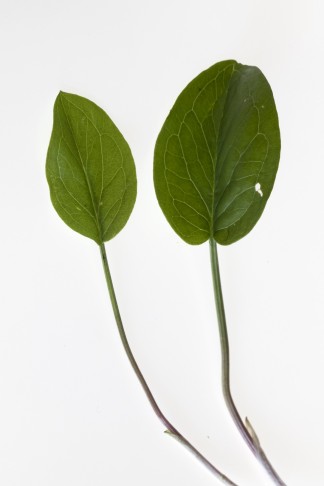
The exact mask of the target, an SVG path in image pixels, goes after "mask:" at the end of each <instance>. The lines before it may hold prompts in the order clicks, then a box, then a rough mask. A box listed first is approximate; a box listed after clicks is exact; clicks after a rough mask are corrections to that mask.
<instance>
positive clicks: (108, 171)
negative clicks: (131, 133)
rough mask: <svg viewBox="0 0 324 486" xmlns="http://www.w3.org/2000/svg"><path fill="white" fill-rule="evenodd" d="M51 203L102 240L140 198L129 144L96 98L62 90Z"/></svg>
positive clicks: (51, 158)
mask: <svg viewBox="0 0 324 486" xmlns="http://www.w3.org/2000/svg"><path fill="white" fill-rule="evenodd" d="M46 175H47V180H48V184H49V187H50V192H51V199H52V203H53V205H54V207H55V209H56V211H57V212H58V214H59V216H60V217H61V218H62V219H63V221H65V223H66V224H67V225H68V226H70V227H71V228H72V229H74V230H75V231H77V232H79V233H81V234H82V235H85V236H88V237H89V238H92V239H93V240H95V241H96V242H97V243H98V244H101V243H102V242H104V241H108V240H110V239H111V238H113V237H114V236H115V235H116V234H117V233H118V232H119V231H120V230H121V229H122V228H123V227H124V225H125V224H126V222H127V220H128V218H129V216H130V214H131V212H132V209H133V207H134V204H135V199H136V172H135V165H134V161H133V157H132V154H131V151H130V149H129V146H128V144H127V142H126V140H125V139H124V137H123V136H122V134H121V133H120V131H119V130H118V128H117V127H116V125H114V123H113V122H112V121H111V119H110V118H109V116H108V115H107V114H106V113H105V112H104V111H103V110H102V109H101V108H99V106H97V105H96V104H95V103H93V102H92V101H89V100H87V99H86V98H82V97H81V96H77V95H74V94H69V93H62V92H60V93H59V95H58V96H57V98H56V101H55V105H54V123H53V131H52V136H51V140H50V144H49V148H48V153H47V160H46Z"/></svg>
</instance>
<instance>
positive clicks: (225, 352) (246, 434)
mask: <svg viewBox="0 0 324 486" xmlns="http://www.w3.org/2000/svg"><path fill="white" fill-rule="evenodd" d="M209 244H210V259H211V268H212V275H213V285H214V295H215V303H216V312H217V319H218V327H219V336H220V343H221V358H222V387H223V395H224V399H225V402H226V405H227V408H228V410H229V412H230V414H231V416H232V418H233V420H234V422H235V424H236V426H237V428H238V429H239V431H240V433H241V435H242V436H243V439H244V440H245V442H246V443H247V445H248V446H249V448H250V449H251V451H252V452H253V454H254V455H255V456H256V458H257V459H258V460H259V461H260V462H261V464H262V465H263V467H264V468H265V469H266V471H267V473H268V474H269V476H270V477H271V479H272V480H273V482H274V483H275V484H278V485H280V486H285V483H284V482H283V480H282V479H281V478H280V477H279V475H278V473H277V472H276V471H275V470H274V468H273V467H272V465H271V464H270V462H269V460H268V458H267V456H266V455H265V453H264V451H263V450H262V448H261V445H260V442H259V439H258V437H257V435H256V433H255V431H254V430H253V428H252V425H251V424H250V422H249V421H248V419H247V418H246V424H244V423H243V421H242V419H241V417H240V415H239V413H238V411H237V408H236V406H235V403H234V401H233V398H232V393H231V387H230V354H229V344H228V335H227V326H226V317H225V309H224V302H223V294H222V286H221V280H220V273H219V265H218V256H217V245H216V241H215V240H214V239H213V238H211V239H210V240H209Z"/></svg>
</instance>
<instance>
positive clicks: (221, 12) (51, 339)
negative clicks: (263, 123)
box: [0, 0, 324, 486]
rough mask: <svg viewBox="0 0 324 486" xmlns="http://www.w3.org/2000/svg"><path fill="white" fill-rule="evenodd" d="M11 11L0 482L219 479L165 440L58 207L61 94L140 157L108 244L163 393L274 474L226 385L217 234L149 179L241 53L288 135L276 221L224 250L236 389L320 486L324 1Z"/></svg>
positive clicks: (234, 461)
mask: <svg viewBox="0 0 324 486" xmlns="http://www.w3.org/2000/svg"><path fill="white" fill-rule="evenodd" d="M0 10H1V12H0V19H1V20H0V42H1V74H0V85H1V90H0V133H1V161H0V167H1V173H0V174H1V177H0V200H1V204H0V211H1V240H0V241H1V243H0V244H1V252H0V269H1V271H0V286H1V287H0V295H1V306H0V315H1V323H0V484H1V485H3V486H107V485H114V486H126V485H130V484H134V485H136V486H137V485H138V486H139V485H141V486H149V485H152V484H154V486H162V485H163V486H165V485H166V484H167V485H169V486H182V485H186V486H197V485H199V486H209V485H210V486H211V485H216V484H219V483H218V481H217V479H216V478H214V477H213V476H212V475H211V474H210V472H209V471H207V470H206V469H205V468H204V467H203V466H202V465H201V464H200V463H199V462H198V461H197V460H196V459H195V458H194V457H193V456H192V455H191V454H190V453H189V452H187V451H186V450H185V449H184V448H183V447H182V446H181V445H179V444H178V443H177V442H176V441H174V440H173V439H172V438H171V437H168V436H166V435H165V434H163V427H162V426H161V424H160V423H159V422H158V420H157V418H156V417H155V416H154V414H153V412H152V410H151V409H150V406H149V404H148V402H147V400H146V397H145V396H144V393H143V392H142V389H141V388H140V386H139V385H138V383H137V381H136V378H135V375H134V374H133V372H132V370H131V368H130V366H129V364H128V362H127V359H126V357H125V355H124V352H123V349H122V347H121V344H120V341H119V336H118V334H117V331H116V327H115V323H114V319H113V314H112V311H111V308H110V304H109V301H108V296H107V291H106V287H105V281H104V275H103V271H102V268H101V262H100V255H99V250H98V248H97V247H96V244H95V243H93V242H92V241H90V240H88V239H87V238H84V237H82V236H81V235H78V234H77V233H75V232H73V231H72V230H70V229H69V228H68V227H67V226H65V224H64V223H63V222H62V221H61V220H60V219H59V217H58V216H57V215H56V213H55V211H54V209H53V208H52V206H51V202H50V199H49V192H48V187H47V183H46V179H45V172H44V166H45V158H46V151H47V146H48V142H49V138H50V133H51V127H52V107H53V103H54V99H55V97H56V95H57V93H58V91H59V90H64V91H68V92H72V93H76V94H79V95H82V96H85V97H87V98H89V99H91V100H93V101H94V102H96V103H97V104H99V105H100V106H101V107H102V108H103V109H104V110H106V111H107V113H108V114H109V115H110V116H111V118H112V119H113V120H114V121H115V123H116V124H117V126H118V127H119V128H120V130H121V131H122V133H123V134H124V136H125V138H126V140H127V141H128V143H129V144H130V146H131V148H132V151H133V155H134V158H135V162H136V166H137V174H138V198H137V203H136V205H135V209H134V211H133V214H132V216H131V218H130V220H129V223H128V224H127V226H126V227H125V229H124V230H123V231H122V233H120V234H119V235H118V236H117V237H116V238H115V239H114V240H113V241H112V242H109V243H108V244H107V253H108V258H109V260H110V266H111V271H112V275H113V279H114V282H115V287H116V292H117V296H118V300H119V304H120V309H121V313H122V315H123V318H124V322H125V327H126V331H127V334H128V337H129V341H130V343H131V346H132V349H133V352H134V354H135V356H136V358H137V360H138V362H139V364H140V366H141V368H142V371H143V373H144V375H145V377H146V379H147V381H148V383H149V385H150V386H151V389H152V391H153V393H154V394H155V396H156V399H157V401H158V403H159V404H160V406H161V407H162V409H163V411H164V412H165V414H166V415H167V417H168V418H169V419H170V420H171V421H172V422H173V423H174V425H175V426H176V427H178V428H179V429H180V431H182V432H183V433H184V434H185V435H186V436H187V437H188V438H189V439H190V440H191V441H192V443H193V444H194V445H195V446H196V447H197V448H199V449H200V450H201V452H203V453H204V454H205V455H206V456H207V457H208V458H209V459H210V460H211V461H212V462H213V463H214V464H215V465H216V466H218V467H219V468H220V469H221V470H222V471H223V472H225V473H227V474H228V475H229V476H230V477H231V478H232V479H233V480H234V481H236V482H237V483H238V484H239V485H240V486H263V485H264V486H267V485H270V484H271V483H270V481H269V480H268V479H267V477H266V475H265V473H264V472H263V470H262V468H261V467H260V466H259V465H258V463H257V462H256V460H255V459H254V457H253V456H252V454H251V453H250V451H249V450H248V449H247V447H246V446H245V444H244V442H243V441H242V439H241V437H240V435H239V434H238V432H237V431H236V429H235V427H234V425H233V424H232V422H231V420H230V419H229V417H228V414H227V411H226V409H225V406H224V403H223V399H222V396H221V387H220V352H219V344H218V333H217V324H216V317H215V310H214V302H213V293H212V285H211V275H210V267H209V254H208V244H205V245H202V246H198V247H191V246H189V245H186V244H185V243H184V242H182V241H181V240H180V239H179V238H178V237H177V235H176V234H175V233H174V232H173V231H172V229H171V228H170V226H169V225H168V223H167V222H166V220H165V218H164V216H163V214H162V212H161V211H160V208H159V206H158V204H157V201H156V199H155V194H154V188H153V182H152V161H153V150H154V143H155V140H156V137H157V135H158V132H159V130H160V128H161V126H162V124H163V121H164V119H165V117H166V116H167V114H168V111H169V109H170V108H171V106H172V104H173V102H174V101H175V99H176V97H177V95H178V94H179V92H180V91H181V90H182V89H183V88H184V87H185V85H186V84H187V83H188V82H189V81H190V80H191V79H192V78H193V77H194V76H196V75H197V74H198V73H199V72H200V71H202V70H203V69H205V68H207V67H209V66H210V65H212V64H214V63H215V62H218V61H221V60H223V59H231V58H233V59H236V60H238V61H239V62H241V63H244V64H251V65H256V66H258V67H259V68H261V70H262V71H263V72H264V74H265V75H266V77H267V78H268V80H269V82H270V84H271V86H272V89H273V92H274V96H275V100H276V103H277V109H278V113H279V120H280V126H281V136H282V156H281V165H280V169H279V172H278V176H277V180H276V183H275V186H274V190H273V193H272V195H271V197H270V199H269V202H268V204H267V207H266V209H265V212H264V214H263V216H262V218H261V220H260V221H259V223H258V224H257V226H256V227H255V229H254V230H253V231H252V232H251V233H250V234H249V235H248V236H247V237H245V238H244V239H243V240H242V241H240V242H238V243H236V244H234V245H232V246H230V247H226V248H220V264H221V274H222V280H223V291H224V298H225V306H226V312H227V319H228V327H229V338H230V346H231V355H232V370H231V372H232V388H233V395H234V398H235V401H236V403H237V406H238V409H239V411H240V413H241V415H242V416H243V417H245V416H248V417H249V420H250V422H251V423H252V424H253V426H254V428H255V430H256V431H257V433H258V435H259V438H260V440H261V442H262V445H263V447H264V449H265V451H266V453H267V454H268V456H269V458H270V459H271V461H272V463H273V464H274V465H275V467H276V469H277V470H278V471H279V472H280V474H281V475H282V477H283V478H284V479H285V480H286V482H287V484H288V485H289V486H320V485H323V484H324V479H323V478H324V463H323V450H324V414H323V410H324V392H323V374H324V307H323V291H324V259H323V246H324V230H323V207H324V203H323V176H324V171H323V166H324V147H323V133H324V121H323V109H324V90H323V74H324V71H323V55H324V35H323V32H324V31H323V22H324V3H323V2H321V1H320V0H318V1H316V0H303V1H298V0H286V1H284V0H272V1H268V0H267V1H266V0H227V1H219V0H200V1H199V2H198V1H193V0H178V1H177V0H173V1H170V0H164V1H152V0H151V1H149V0H137V1H131V0H119V1H111V0H106V1H104V0H101V1H100V0H92V1H91V2H90V1H84V0H55V1H44V0H43V1H41V0H38V1H36V0H29V1H23V0H16V1H13V0H11V1H6V0H1V2H0Z"/></svg>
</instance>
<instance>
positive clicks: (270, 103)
mask: <svg viewBox="0 0 324 486" xmlns="http://www.w3.org/2000/svg"><path fill="white" fill-rule="evenodd" d="M279 156H280V132H279V124H278V116H277V111H276V107H275V102H274V99H273V95H272V91H271V88H270V86H269V83H268V82H267V80H266V78H265V77H264V75H263V74H262V73H261V71H260V70H259V69H258V68H256V67H252V66H244V65H242V64H238V63H237V62H236V61H223V62H219V63H217V64H215V65H213V66H212V67H210V68H209V69H207V70H206V71H203V72H202V73H201V74H199V76H197V77H196V78H195V79H194V80H193V81H192V82H191V83H189V84H188V86H187V87H186V88H185V89H184V90H183V91H182V93H181V94H180V96H179V97H178V99H177V100H176V102H175V104H174V106H173V108H172V109H171V111H170V114H169V116H168V117H167V119H166V121H165V123H164V125H163V127H162V130H161V132H160V134H159V136H158V139H157V142H156V147H155V154H154V184H155V191H156V195H157V198H158V201H159V204H160V206H161V209H162V211H163V212H164V215H165V217H166V218H167V220H168V221H169V223H170V225H171V226H172V227H173V229H174V230H175V231H176V233H178V235H179V236H180V237H181V238H183V239H184V240H185V241H186V242H187V243H191V244H201V243H203V242H205V241H206V240H208V239H209V238H211V237H214V238H215V240H216V241H217V242H218V243H221V244H223V245H228V244H230V243H233V242H235V241H237V240H239V239H240V238H242V237H243V236H245V235H246V234H247V233H249V231H251V229H252V228H253V226H254V225H255V224H256V222H257V221H258V219H259V218H260V216H261V214H262V211H263V209H264V207H265V204H266V202H267V200H268V198H269V196H270V193H271V190H272V187H273V184H274V180H275V177H276V172H277V168H278V163H279Z"/></svg>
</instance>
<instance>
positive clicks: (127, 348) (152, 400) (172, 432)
mask: <svg viewBox="0 0 324 486" xmlns="http://www.w3.org/2000/svg"><path fill="white" fill-rule="evenodd" d="M100 252H101V258H102V263H103V267H104V272H105V277H106V282H107V287H108V292H109V296H110V300H111V305H112V308H113V311H114V315H115V319H116V324H117V328H118V331H119V335H120V337H121V340H122V344H123V346H124V349H125V351H126V354H127V357H128V359H129V361H130V364H131V366H132V368H133V370H134V372H135V374H136V376H137V378H138V380H139V382H140V384H141V385H142V387H143V389H144V392H145V394H146V396H147V398H148V400H149V402H150V404H151V406H152V408H153V410H154V412H155V413H156V415H157V417H158V418H159V419H160V421H161V422H162V424H163V425H164V426H165V427H166V429H167V430H166V432H168V433H169V434H170V435H171V436H173V437H174V438H175V439H177V440H178V441H179V442H181V444H183V445H184V446H185V447H186V448H187V449H189V450H190V451H191V452H192V453H193V454H194V455H195V456H196V457H197V459H199V460H200V461H201V462H202V463H203V464H204V465H205V466H206V467H207V468H208V469H209V470H210V471H211V472H212V473H213V474H214V475H215V476H216V477H217V478H218V479H219V480H220V481H221V482H223V483H224V484H227V485H231V486H238V485H237V484H236V483H234V482H233V481H231V480H230V479H228V478H227V477H226V476H225V475H224V474H223V473H221V472H220V471H219V470H218V469H217V468H216V467H215V466H213V464H211V462H209V461H208V459H206V458H205V457H204V456H203V455H202V454H201V453H200V452H199V451H198V450H197V449H196V448H195V447H194V446H193V445H191V443H190V442H189V441H188V440H187V439H186V438H185V437H184V436H183V435H182V434H181V433H180V432H179V431H178V430H177V429H176V428H175V427H174V426H173V425H172V424H171V423H170V422H169V421H168V419H167V418H166V417H165V415H164V414H163V413H162V411H161V409H160V408H159V406H158V404H157V403H156V401H155V398H154V396H153V395H152V392H151V390H150V388H149V386H148V384H147V383H146V381H145V379H144V376H143V374H142V372H141V370H140V369H139V367H138V364H137V363H136V360H135V358H134V355H133V353H132V350H131V348H130V346H129V343H128V340H127V336H126V333H125V329H124V326H123V322H122V319H121V316H120V312H119V308H118V304H117V299H116V294H115V290H114V286H113V283H112V279H111V275H110V271H109V266H108V260H107V254H106V250H105V245H104V243H102V244H101V245H100Z"/></svg>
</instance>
